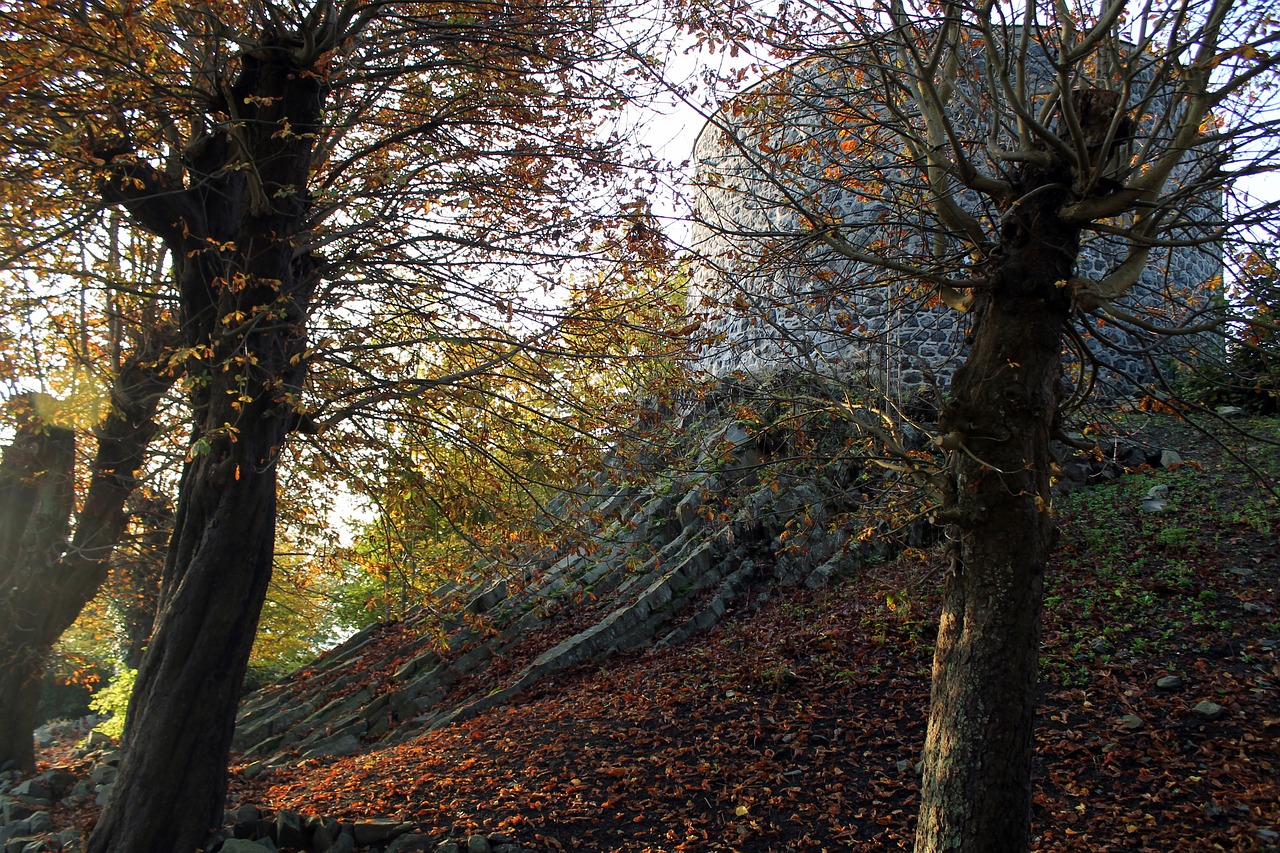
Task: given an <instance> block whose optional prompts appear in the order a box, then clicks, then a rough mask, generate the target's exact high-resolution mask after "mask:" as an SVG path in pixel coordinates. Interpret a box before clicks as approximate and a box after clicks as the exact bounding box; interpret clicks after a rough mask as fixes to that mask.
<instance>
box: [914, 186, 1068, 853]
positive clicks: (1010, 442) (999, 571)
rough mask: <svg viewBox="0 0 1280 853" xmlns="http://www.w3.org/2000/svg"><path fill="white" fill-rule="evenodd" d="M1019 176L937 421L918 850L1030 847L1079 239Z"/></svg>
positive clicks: (1056, 201)
mask: <svg viewBox="0 0 1280 853" xmlns="http://www.w3.org/2000/svg"><path fill="white" fill-rule="evenodd" d="M1028 172H1029V174H1027V175H1025V176H1024V178H1025V185H1024V187H1023V190H1024V194H1023V198H1024V200H1025V201H1024V202H1023V203H1022V204H1019V205H1017V206H1015V208H1014V209H1013V210H1011V211H1010V212H1009V213H1008V214H1007V218H1006V224H1005V230H1004V233H1003V234H1002V241H1001V250H1000V252H999V254H998V255H997V260H996V263H997V264H998V267H997V269H996V271H995V274H994V277H993V286H992V289H991V290H990V292H989V293H987V294H984V295H983V296H982V297H981V298H980V300H979V304H978V307H977V309H976V311H977V315H978V316H977V317H976V319H975V328H974V334H973V339H972V345H971V350H970V352H969V354H968V356H967V358H966V361H965V363H964V365H963V366H962V368H961V369H960V370H958V371H957V373H956V376H955V378H954V380H953V382H952V401H951V402H950V403H949V404H948V405H947V406H946V407H945V408H944V410H943V413H942V417H941V424H940V426H941V429H942V432H943V433H944V438H943V442H944V445H945V446H947V447H948V448H950V449H951V450H952V453H951V457H952V465H953V468H952V477H951V483H952V488H953V489H954V491H953V493H952V494H951V495H950V496H949V507H948V509H947V510H946V511H945V513H944V517H945V520H948V521H950V522H952V523H953V524H954V525H955V527H956V529H957V538H958V544H957V547H956V550H955V552H954V553H953V558H952V569H951V572H950V573H949V575H948V577H947V579H946V581H945V584H944V591H943V605H942V607H943V609H942V616H941V622H940V626H939V631H938V640H937V648H936V652H935V657H934V668H933V692H932V699H931V706H930V715H929V725H928V733H927V739H926V744H925V772H924V781H923V787H922V792H921V810H920V819H919V824H918V826H917V832H916V850H917V851H941V850H960V851H972V853H990V851H1001V853H1016V851H1020V850H1026V849H1028V847H1029V843H1030V826H1031V817H1030V816H1031V760H1032V734H1033V725H1034V718H1035V697H1036V678H1037V673H1036V667H1037V661H1038V657H1039V648H1040V612H1041V606H1042V601H1043V580H1044V571H1045V566H1046V563H1047V560H1048V557H1049V553H1050V550H1051V547H1052V543H1053V538H1054V525H1053V521H1052V519H1051V517H1050V515H1049V513H1048V509H1047V504H1046V503H1045V501H1046V499H1047V497H1048V489H1049V469H1050V466H1051V464H1052V455H1051V450H1050V439H1051V437H1052V433H1053V430H1054V427H1055V425H1056V419H1057V405H1058V394H1059V380H1060V378H1061V372H1062V368H1061V352H1062V339H1063V334H1064V329H1065V325H1066V321H1067V318H1068V315H1069V311H1070V302H1069V298H1068V297H1067V295H1066V293H1065V290H1066V289H1065V288H1064V287H1062V286H1061V284H1060V283H1061V282H1063V281H1065V280H1066V279H1067V278H1069V276H1070V274H1071V272H1072V269H1073V266H1074V262H1075V258H1076V254H1077V252H1078V248H1079V233H1078V231H1077V230H1076V229H1073V228H1071V227H1069V226H1066V225H1063V224H1062V223H1061V222H1060V221H1059V219H1058V216H1057V210H1058V209H1059V207H1060V206H1061V204H1063V202H1064V199H1065V194H1066V189H1065V188H1066V187H1069V186H1070V184H1069V181H1068V182H1065V183H1064V182H1063V181H1062V175H1053V174H1047V173H1037V172H1033V171H1032V170H1030V169H1029V170H1028ZM1055 187H1061V188H1062V189H1055ZM1028 193H1030V195H1028Z"/></svg>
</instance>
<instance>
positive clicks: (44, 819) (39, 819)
mask: <svg viewBox="0 0 1280 853" xmlns="http://www.w3.org/2000/svg"><path fill="white" fill-rule="evenodd" d="M27 828H28V829H27V831H28V832H30V833H31V834H32V835H40V834H41V833H45V832H53V817H52V815H50V814H49V813H48V812H36V813H35V814H33V815H32V816H31V817H29V818H27Z"/></svg>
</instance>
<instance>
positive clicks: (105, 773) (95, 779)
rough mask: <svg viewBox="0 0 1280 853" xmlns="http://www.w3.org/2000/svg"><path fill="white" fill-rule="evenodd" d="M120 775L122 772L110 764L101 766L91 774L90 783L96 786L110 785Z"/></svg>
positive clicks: (95, 768)
mask: <svg viewBox="0 0 1280 853" xmlns="http://www.w3.org/2000/svg"><path fill="white" fill-rule="evenodd" d="M119 773H120V770H119V769H118V768H116V767H112V766H111V765H110V764H99V765H97V766H96V767H94V768H93V770H92V771H91V772H90V773H89V781H90V782H92V783H93V784H95V785H110V784H111V783H112V782H114V781H116V776H118V775H119Z"/></svg>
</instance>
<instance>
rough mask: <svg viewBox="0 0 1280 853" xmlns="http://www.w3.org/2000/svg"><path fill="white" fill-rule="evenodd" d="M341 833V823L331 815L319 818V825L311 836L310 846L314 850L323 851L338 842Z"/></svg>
mask: <svg viewBox="0 0 1280 853" xmlns="http://www.w3.org/2000/svg"><path fill="white" fill-rule="evenodd" d="M341 834H342V825H341V824H340V823H338V822H337V821H336V820H334V819H333V818H331V817H322V818H320V822H319V825H318V826H317V827H316V829H315V832H314V834H312V836H311V846H312V848H313V849H315V850H320V851H325V850H328V849H329V848H330V847H332V846H333V845H334V844H337V843H338V836H339V835H341Z"/></svg>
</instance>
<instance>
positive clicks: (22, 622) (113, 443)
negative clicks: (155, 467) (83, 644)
mask: <svg viewBox="0 0 1280 853" xmlns="http://www.w3.org/2000/svg"><path fill="white" fill-rule="evenodd" d="M171 333H172V330H168V329H166V328H164V327H163V326H159V325H157V326H156V327H154V328H152V329H150V330H147V334H146V335H145V336H144V340H143V341H142V343H141V344H140V345H139V346H138V349H137V351H136V352H135V353H134V354H133V355H132V356H130V358H129V359H128V360H127V361H126V362H125V364H124V365H123V366H122V367H121V368H120V371H119V373H118V374H117V376H116V377H115V379H114V380H113V383H112V387H111V404H112V405H111V413H110V414H109V415H108V416H107V418H106V420H104V421H103V422H102V424H101V425H100V426H99V427H98V428H97V430H96V432H97V439H98V449H97V452H96V454H95V456H94V460H93V463H92V468H91V470H90V475H89V487H88V489H87V491H86V492H85V499H84V506H83V508H82V509H81V511H80V515H79V518H78V519H77V520H76V527H75V534H74V535H73V536H72V538H71V543H70V547H67V540H66V528H67V522H68V519H69V517H70V512H71V501H72V499H73V497H71V496H69V497H67V498H66V501H67V505H66V508H65V511H64V512H63V515H62V519H61V527H60V531H61V532H60V534H59V536H60V538H59V539H58V540H57V545H56V549H55V547H54V545H53V544H52V540H51V543H50V544H49V545H47V546H46V547H45V548H44V549H43V550H41V551H40V552H39V553H36V552H32V551H27V552H25V553H24V554H22V555H21V556H20V557H18V558H15V557H14V556H12V555H10V554H9V553H8V552H6V554H5V556H4V563H3V568H2V569H0V610H2V611H3V612H5V613H6V614H9V618H8V619H7V620H6V619H0V663H2V664H3V666H0V670H2V671H3V675H0V721H3V723H4V725H3V728H0V764H3V763H4V762H6V761H10V760H12V761H15V762H17V763H18V764H19V765H20V766H24V767H30V766H31V763H32V761H33V758H34V757H33V756H32V754H31V730H32V729H33V728H34V727H35V719H36V706H37V703H38V702H39V684H40V681H41V678H42V676H43V674H44V666H45V661H46V660H47V658H48V656H49V651H50V649H51V648H52V647H53V644H54V643H55V642H57V640H58V637H60V636H62V632H63V631H65V630H66V629H67V628H69V627H70V626H71V623H72V622H74V621H75V620H76V617H77V616H79V615H80V611H81V610H82V609H84V606H85V604H86V603H87V602H88V601H89V600H90V599H91V598H93V597H94V596H95V595H97V593H98V589H99V588H100V587H101V586H102V582H103V581H104V580H105V579H106V576H107V560H108V558H109V557H110V556H111V551H112V549H113V548H114V547H115V545H116V543H117V542H119V541H120V536H121V534H122V533H123V532H124V527H125V523H126V515H125V512H124V505H125V501H126V500H127V499H128V498H129V495H130V494H131V493H132V492H133V490H134V489H135V488H136V487H137V485H138V479H137V476H138V472H139V471H140V470H141V468H142V465H143V462H144V460H145V458H146V452H147V447H148V446H149V445H150V443H151V439H152V438H153V437H154V436H155V433H156V429H157V427H156V424H155V420H154V418H155V414H156V410H157V408H158V407H159V405H160V400H161V398H162V397H163V396H164V394H165V392H167V391H168V390H169V389H170V388H171V387H173V382H174V377H173V375H172V373H171V372H170V371H169V370H168V369H166V368H163V367H161V366H159V364H160V361H161V356H162V355H163V354H165V353H166V352H167V349H168V346H169V345H170V343H172V339H171ZM50 432H52V430H50ZM71 440H72V439H71V438H67V441H68V442H70V441H71ZM66 452H67V453H72V451H71V450H67V451H66ZM6 458H7V457H6ZM68 464H70V463H68ZM68 476H70V475H68ZM68 488H71V486H70V480H68ZM0 499H2V500H4V501H6V502H10V501H27V500H29V497H28V496H25V495H24V493H23V492H22V490H21V489H18V490H11V489H9V488H7V487H6V488H4V490H3V498H0ZM59 511H61V510H59ZM8 516H9V514H8V513H7V512H6V517H8ZM7 523H8V521H6V524H7ZM49 524H50V525H52V524H53V522H52V520H51V521H50V522H49ZM8 535H9V534H8V532H6V534H5V538H7V537H8ZM64 549H65V553H61V552H62V551H63V550H64ZM19 679H20V681H19ZM32 679H34V680H33V681H32ZM13 683H24V684H31V685H33V686H32V687H30V688H29V689H24V690H17V689H12V690H11V689H8V688H9V686H10V685H11V684H13ZM11 739H12V743H13V744H14V745H16V746H18V747H20V749H19V751H18V752H13V751H12V750H13V749H14V746H11V745H10V742H11ZM22 744H25V747H24V748H23V747H22Z"/></svg>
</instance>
